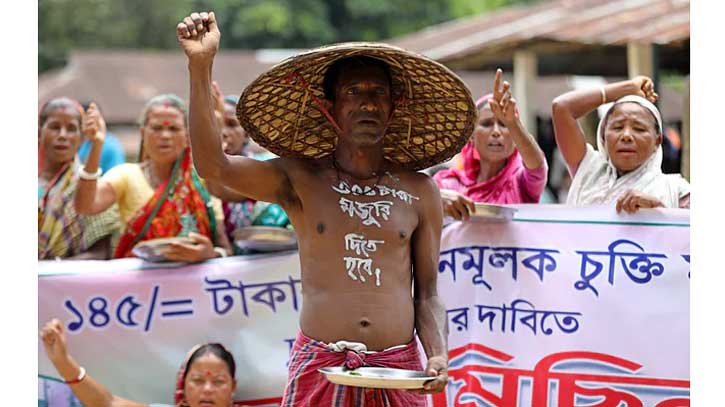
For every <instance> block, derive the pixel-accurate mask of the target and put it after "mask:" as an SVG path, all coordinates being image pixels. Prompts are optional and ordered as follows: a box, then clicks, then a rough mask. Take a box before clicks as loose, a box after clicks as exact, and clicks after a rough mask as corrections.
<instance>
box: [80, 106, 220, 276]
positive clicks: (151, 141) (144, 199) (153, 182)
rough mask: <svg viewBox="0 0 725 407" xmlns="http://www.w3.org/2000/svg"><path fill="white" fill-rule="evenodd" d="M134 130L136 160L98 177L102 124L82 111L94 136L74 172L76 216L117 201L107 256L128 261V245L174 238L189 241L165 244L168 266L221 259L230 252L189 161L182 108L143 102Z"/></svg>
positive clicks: (98, 117)
mask: <svg viewBox="0 0 725 407" xmlns="http://www.w3.org/2000/svg"><path fill="white" fill-rule="evenodd" d="M140 125H141V138H142V149H141V154H140V157H139V158H140V160H141V162H139V163H125V164H121V165H119V166H116V167H114V168H112V169H111V170H109V171H108V172H107V173H106V174H104V176H103V178H99V173H98V163H99V160H100V153H101V148H102V146H103V135H104V134H105V123H104V121H103V118H102V117H101V115H100V113H99V112H98V110H96V109H93V110H91V109H89V113H88V114H87V115H86V117H85V118H84V126H86V127H89V128H94V129H95V130H96V136H95V138H94V139H93V144H92V147H91V152H90V154H89V155H88V160H87V161H86V164H85V166H84V167H83V168H81V171H80V178H81V181H80V182H79V186H78V188H77V190H76V194H75V199H74V203H75V208H76V211H78V213H81V214H95V213H98V212H100V211H103V210H104V209H106V208H108V207H110V206H111V205H113V204H114V203H118V209H119V212H120V216H121V222H122V224H123V225H124V228H123V231H122V235H121V239H120V241H119V243H118V246H117V247H116V249H115V251H114V255H113V257H114V258H121V257H132V256H133V254H132V253H131V251H132V249H133V247H134V246H135V245H136V244H138V243H139V242H141V241H144V240H150V239H156V238H167V237H175V236H185V237H188V238H190V239H191V240H192V241H193V243H188V244H187V243H181V242H176V243H172V245H171V247H170V249H169V250H167V251H166V252H165V254H164V256H165V257H166V258H167V259H168V260H172V261H184V262H198V261H204V260H207V259H210V258H214V257H219V256H226V254H227V253H228V252H229V248H230V246H229V241H228V239H227V238H226V236H225V235H224V233H223V231H224V229H223V225H222V222H223V215H221V214H220V212H221V211H220V208H219V210H217V211H215V210H214V205H213V203H212V200H211V196H210V195H209V192H208V191H207V189H206V188H205V187H204V185H203V184H202V182H201V179H200V178H199V176H198V175H197V174H196V170H194V168H193V166H192V163H191V154H190V149H189V141H188V133H187V125H186V107H185V104H184V103H183V101H182V100H181V99H179V98H178V97H177V96H175V95H171V94H166V95H160V96H156V97H154V98H153V99H151V100H150V101H149V102H148V103H147V104H146V107H145V108H144V111H143V114H142V115H141V122H140ZM217 223H219V224H220V226H219V227H217ZM215 246H216V247H215Z"/></svg>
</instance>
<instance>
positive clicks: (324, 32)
mask: <svg viewBox="0 0 725 407" xmlns="http://www.w3.org/2000/svg"><path fill="white" fill-rule="evenodd" d="M533 1H535V0H426V1H420V0H122V1H119V0H39V1H38V34H39V35H38V37H39V38H38V41H39V46H38V69H39V70H40V71H41V72H42V71H45V70H48V69H52V68H55V67H60V66H62V65H63V64H64V63H65V58H66V56H67V53H68V51H70V50H72V49H74V48H141V49H173V48H174V47H176V36H175V30H174V27H175V26H176V24H177V23H178V22H179V21H181V19H182V18H183V17H184V16H186V15H188V14H189V13H190V12H191V11H195V10H196V11H203V10H207V11H208V10H214V11H215V13H216V15H217V19H218V21H219V26H220V28H221V31H222V47H223V48H225V49H232V48H242V49H259V48H308V47H314V46H318V45H321V44H326V43H332V42H339V41H360V40H362V41H376V40H382V39H386V38H391V37H396V36H399V35H404V34H408V33H411V32H414V31H417V30H420V29H423V28H425V27H427V26H430V25H433V24H438V23H441V22H444V21H448V20H451V19H454V18H458V17H463V16H467V15H472V14H478V13H481V12H485V11H487V10H492V9H495V8H498V7H502V6H506V5H510V4H513V3H531V2H533Z"/></svg>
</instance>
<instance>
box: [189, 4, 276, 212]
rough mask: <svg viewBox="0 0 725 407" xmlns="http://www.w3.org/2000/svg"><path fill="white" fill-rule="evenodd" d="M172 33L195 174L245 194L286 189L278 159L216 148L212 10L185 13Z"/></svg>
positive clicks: (268, 194) (270, 194)
mask: <svg viewBox="0 0 725 407" xmlns="http://www.w3.org/2000/svg"><path fill="white" fill-rule="evenodd" d="M176 36H177V39H178V40H179V43H180V44H181V47H182V48H183V49H184V53H185V54H186V57H187V59H188V61H189V80H190V82H191V90H190V96H189V99H190V100H189V134H190V137H191V150H192V153H193V154H192V155H193V157H194V166H195V167H196V170H197V171H198V172H199V175H200V176H201V177H203V178H206V179H207V180H209V181H210V182H215V183H219V184H222V185H225V186H227V187H230V188H232V189H234V190H237V191H239V192H241V193H243V194H244V195H245V196H247V197H249V198H252V199H257V200H262V201H267V202H277V203H279V202H280V201H281V200H282V197H284V196H288V195H289V192H290V191H289V185H290V182H289V179H288V177H287V175H286V173H285V172H284V170H283V169H282V168H281V166H280V163H279V160H270V161H257V160H254V159H251V158H246V157H238V156H228V155H226V154H224V151H223V150H222V145H221V129H220V128H219V124H218V122H217V120H216V117H215V115H214V103H213V95H212V90H211V71H212V64H213V62H214V56H215V55H216V53H217V51H218V50H219V39H220V38H221V34H220V32H219V28H218V27H217V23H216V18H215V16H214V12H209V13H207V12H202V13H191V15H189V16H187V17H185V18H184V20H183V21H182V22H180V23H179V24H178V25H177V26H176ZM282 189H284V191H283V190H282Z"/></svg>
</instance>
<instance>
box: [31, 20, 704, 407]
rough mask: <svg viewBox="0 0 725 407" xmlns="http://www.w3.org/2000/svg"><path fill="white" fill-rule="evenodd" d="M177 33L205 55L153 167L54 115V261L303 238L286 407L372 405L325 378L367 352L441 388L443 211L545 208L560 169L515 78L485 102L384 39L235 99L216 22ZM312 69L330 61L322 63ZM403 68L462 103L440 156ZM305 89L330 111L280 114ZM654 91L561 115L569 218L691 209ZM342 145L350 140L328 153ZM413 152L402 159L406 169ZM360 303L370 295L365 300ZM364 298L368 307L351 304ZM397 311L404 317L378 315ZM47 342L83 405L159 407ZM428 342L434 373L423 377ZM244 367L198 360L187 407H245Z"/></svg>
mask: <svg viewBox="0 0 725 407" xmlns="http://www.w3.org/2000/svg"><path fill="white" fill-rule="evenodd" d="M177 36H178V39H179V42H180V43H181V46H182V48H183V50H184V52H185V54H186V56H187V58H188V60H189V73H190V83H191V93H190V103H189V106H188V107H187V104H186V103H185V102H184V101H183V100H182V99H181V98H179V97H178V96H175V95H171V94H165V95H159V96H156V97H154V98H152V99H151V100H150V101H149V102H148V103H147V104H146V106H145V108H144V109H143V111H142V112H141V120H140V122H139V133H140V138H139V144H140V147H139V154H138V162H123V163H117V162H116V163H113V164H108V166H107V167H105V166H104V161H105V160H104V151H105V148H106V146H107V143H108V136H107V129H106V125H105V121H104V119H103V115H102V114H101V112H100V110H99V109H98V107H97V106H96V105H95V104H93V103H91V104H89V105H88V107H87V108H84V107H83V106H81V104H79V103H77V102H76V101H74V100H72V99H70V98H67V97H62V98H55V99H53V100H50V101H48V102H47V103H45V104H44V105H43V106H42V107H41V109H40V112H39V123H38V124H39V152H40V156H41V165H40V169H39V175H38V183H39V186H38V197H39V203H38V258H39V259H40V260H46V259H91V258H93V259H109V258H123V257H130V256H133V252H132V249H133V247H134V246H135V245H137V244H139V243H140V242H143V241H146V240H149V239H156V238H165V237H177V236H184V237H188V238H189V239H191V242H189V243H184V242H177V243H174V244H173V247H172V248H171V249H169V250H168V251H167V252H166V254H165V256H166V258H167V259H168V260H171V261H182V262H200V261H205V260H208V259H212V258H215V257H223V256H229V255H238V254H244V252H243V251H240V250H239V249H237V248H235V246H234V244H233V238H234V236H233V232H234V231H235V230H237V229H239V228H244V227H247V226H252V225H265V226H274V227H281V228H290V229H294V230H295V232H296V233H297V235H298V236H299V244H300V246H299V253H300V262H301V269H302V284H303V287H304V291H303V295H304V298H303V302H304V307H303V308H302V311H301V320H300V327H301V330H300V333H299V335H298V337H297V340H296V341H295V344H294V346H293V348H292V354H291V359H290V383H292V382H294V383H296V384H297V387H296V388H294V389H291V388H290V386H288V388H287V389H286V390H285V395H284V399H283V405H291V406H295V405H300V406H301V405H332V404H326V403H328V402H329V401H330V400H331V399H332V398H333V397H334V398H335V400H337V401H338V404H334V405H340V406H343V405H345V406H346V405H352V404H350V403H353V402H359V401H360V399H359V397H364V396H360V394H358V393H355V392H352V391H349V389H342V390H340V388H339V387H337V386H333V385H331V384H330V383H327V384H324V383H323V382H322V381H321V379H320V375H319V373H317V370H316V369H317V368H318V367H322V366H324V365H325V364H326V363H337V364H339V363H344V364H346V365H347V364H348V362H349V359H350V358H347V357H346V355H348V354H349V353H350V352H352V353H354V354H356V355H363V354H365V355H367V354H369V353H376V355H378V356H376V357H375V358H372V357H369V358H368V361H372V360H379V361H380V363H381V365H384V366H391V365H394V364H395V363H398V364H399V365H401V366H405V367H407V368H411V369H417V370H423V369H424V370H425V371H426V372H427V373H428V374H429V375H431V376H432V377H436V379H435V380H432V381H431V382H429V383H427V384H426V386H425V388H424V389H423V390H422V392H421V394H426V393H435V392H440V391H442V389H443V388H444V386H445V385H446V383H447V374H446V371H447V347H446V343H447V342H446V335H447V326H446V323H445V321H446V319H445V308H444V307H443V305H442V303H441V301H440V299H439V298H438V295H437V291H436V290H437V289H436V283H435V281H436V278H437V271H436V270H437V261H438V257H437V253H438V252H439V246H440V235H441V229H442V227H443V226H442V225H443V216H444V215H447V216H450V217H452V218H454V219H457V220H462V221H466V220H467V219H468V218H469V217H470V216H471V215H472V214H473V212H474V211H475V203H479V202H480V203H490V204H536V203H538V202H540V201H541V196H542V194H543V193H544V189H545V186H546V184H547V173H548V168H549V165H550V164H553V163H547V160H546V158H545V155H544V153H543V151H542V149H541V148H540V147H539V145H538V144H537V142H536V139H535V138H534V137H533V136H532V135H531V133H530V132H529V130H527V129H526V128H525V126H524V125H523V123H522V121H521V120H520V117H519V113H518V109H517V105H516V101H515V100H514V99H513V98H512V96H511V86H510V84H509V83H508V82H505V81H503V80H502V72H501V70H498V71H497V73H496V76H495V81H494V83H493V84H492V89H491V92H490V93H489V92H484V93H485V95H484V96H481V97H480V98H479V99H478V101H477V102H476V103H473V100H472V98H471V97H470V93H469V92H468V91H467V90H465V86H464V85H463V84H462V82H461V81H460V79H459V78H457V77H456V76H455V74H453V73H452V72H450V71H448V70H446V69H445V68H443V67H442V66H440V65H439V64H437V63H436V62H434V61H430V60H428V59H427V58H424V57H421V56H419V55H415V54H412V53H408V52H407V51H404V50H400V49H397V48H394V47H388V46H385V45H383V44H369V45H359V44H358V45H349V44H340V45H337V46H330V47H323V48H320V49H318V50H313V52H308V53H305V54H302V55H301V56H299V57H297V58H295V59H293V60H292V61H291V62H289V63H287V64H280V65H278V66H276V67H275V68H272V71H271V72H270V73H268V76H265V75H262V76H260V78H259V79H257V81H255V83H253V84H251V85H250V86H249V87H248V88H247V89H248V90H249V91H245V93H244V94H243V95H242V96H241V98H239V99H238V98H237V97H230V96H226V97H225V96H223V94H222V92H221V89H220V88H219V86H218V84H216V83H215V82H212V81H211V79H210V78H211V63H212V61H213V58H214V55H215V53H216V51H217V50H218V47H219V39H220V32H219V30H218V27H217V25H216V20H215V17H214V14H213V13H192V14H191V15H190V16H188V17H186V18H185V19H184V20H183V21H182V22H180V23H179V25H178V26H177ZM351 51H352V52H351ZM312 57H315V58H317V59H314V61H313V62H312V63H310V62H309V61H310V60H312V59H309V60H308V59H307V58H312ZM396 58H398V59H396ZM405 58H408V59H405ZM401 60H406V61H415V62H414V63H415V64H417V65H416V67H415V68H416V69H417V71H425V72H426V74H427V75H429V76H433V75H437V76H435V77H436V78H439V80H440V81H441V83H442V84H443V85H445V86H443V85H442V86H441V88H440V89H449V90H450V95H448V97H450V98H453V99H454V102H456V103H447V104H446V106H453V107H451V108H450V109H451V110H450V111H445V110H438V111H436V112H441V114H440V116H442V117H455V118H456V119H455V120H456V121H455V123H453V125H451V126H441V127H440V130H439V131H440V133H441V134H440V135H444V136H446V137H448V138H449V139H448V140H449V141H450V143H431V145H424V144H425V140H428V138H426V137H428V136H429V134H428V133H426V132H430V129H431V128H434V129H435V127H434V126H432V125H430V126H429V125H428V124H427V121H426V120H425V119H421V118H420V117H418V118H416V117H413V116H412V115H413V113H411V112H414V111H415V112H420V111H426V110H425V107H426V106H425V105H421V106H422V107H421V109H420V110H415V109H414V107H415V103H416V99H415V97H420V100H424V101H428V102H424V103H430V102H429V101H430V100H435V95H431V94H426V93H425V92H430V87H425V86H423V85H419V84H418V83H417V82H416V80H415V79H414V78H413V76H412V75H415V72H417V71H416V69H413V68H411V67H409V66H407V65H406V64H407V63H411V64H412V63H413V62H406V63H402V64H401V63H393V61H401ZM313 65H314V66H313ZM320 67H323V68H324V69H320ZM426 70H427V71H426ZM269 78H292V79H291V80H289V81H288V79H285V81H288V82H285V83H279V82H284V81H279V80H278V81H277V82H274V81H271V80H269ZM411 78H413V79H411ZM419 82H423V81H419ZM290 83H291V84H290ZM274 86H278V87H279V88H274ZM290 86H300V87H301V89H303V90H305V91H308V90H309V88H308V87H310V86H317V87H318V89H317V93H316V94H318V95H324V99H321V98H317V97H316V96H314V94H315V93H314V92H312V97H310V98H309V99H310V100H309V102H308V100H307V96H305V99H304V103H309V106H313V108H309V109H308V110H309V111H310V112H312V113H310V114H309V115H307V116H303V114H302V113H300V114H299V116H296V115H292V116H290V114H289V112H290V110H284V111H281V112H277V111H275V108H276V106H275V105H273V104H272V103H271V102H270V104H268V105H265V103H264V102H263V100H265V99H267V96H269V95H273V97H278V98H293V97H294V96H291V95H293V94H295V92H289V91H286V90H285V89H287V88H289V87H290ZM406 86H407V87H410V88H405V87H406ZM262 88H264V89H265V91H266V92H268V93H265V94H264V96H265V97H264V98H260V95H261V94H262V93H260V92H261V91H260V89H262ZM401 89H403V90H404V91H401ZM436 89H437V88H436ZM297 93H299V94H303V93H304V92H297ZM406 94H407V95H408V98H409V99H408V100H407V101H406V103H407V105H403V104H401V103H400V100H401V99H402V97H401V95H403V96H404V95H406ZM451 95H452V96H451ZM657 97H658V95H657V94H656V93H655V91H654V86H653V82H652V81H651V80H650V79H649V78H646V77H642V76H640V77H636V78H633V79H631V80H626V81H622V82H617V83H612V84H609V85H606V86H604V87H601V88H597V89H591V90H583V91H582V90H578V91H573V92H568V93H565V94H563V95H561V96H559V97H557V98H556V99H555V100H553V101H552V116H553V122H554V130H555V138H556V142H557V144H558V148H559V150H560V151H561V155H562V158H563V163H564V164H565V166H566V168H567V170H568V173H569V174H570V176H571V186H570V187H569V192H568V197H567V204H569V205H575V206H576V205H594V204H600V205H611V206H612V207H613V208H616V210H617V211H618V212H626V213H634V212H637V211H638V210H640V209H644V208H658V207H667V208H689V196H690V195H689V184H688V183H687V181H686V180H685V179H684V178H682V177H681V176H680V175H672V174H664V173H663V172H662V168H661V167H662V159H663V153H662V143H663V125H662V119H661V115H660V113H659V111H658V109H657V107H656V106H655V105H654V102H656V100H657ZM456 98H457V99H456ZM270 99H271V97H270ZM277 100H280V99H277ZM449 101H450V99H449ZM298 102H299V100H292V99H290V100H286V101H285V103H297V104H300V103H298ZM304 103H302V104H303V110H304ZM604 104H607V105H608V106H609V108H608V110H607V111H606V114H605V115H604V116H603V117H602V118H601V120H600V122H599V126H598V131H597V134H596V144H597V145H596V148H595V146H592V145H590V144H588V143H587V142H586V140H585V138H584V135H583V132H582V130H581V128H580V127H579V125H578V123H577V119H578V118H580V117H582V116H583V115H585V114H587V113H589V112H591V111H593V110H595V109H597V108H598V107H599V106H600V105H604ZM411 106H413V107H411ZM461 106H463V107H461ZM435 108H436V109H438V108H439V109H448V107H441V106H436V107H435ZM456 109H457V110H456ZM300 111H302V110H300ZM416 114H422V113H416ZM432 115H433V114H432ZM275 123H278V125H277V124H275ZM321 123H324V124H325V126H326V127H324V126H322V125H321ZM420 123H423V124H420ZM280 129H281V130H280ZM451 129H453V130H451ZM456 129H457V130H456ZM461 129H462V130H461ZM329 134H335V136H336V139H335V141H336V143H327V142H325V140H327V139H326V138H325V137H327V136H326V135H329ZM250 136H251V138H252V140H253V141H252V140H250ZM289 139H292V141H291V142H289ZM285 140H287V141H285ZM421 140H422V141H421ZM255 142H256V143H255ZM416 145H417V146H420V145H424V147H423V148H413V146H416ZM84 146H85V147H84ZM429 147H430V148H429ZM83 148H85V149H84V150H83ZM265 148H266V149H265ZM396 149H398V150H400V151H403V152H404V154H399V155H395V152H396V151H398V150H396ZM435 149H438V150H435ZM420 151H424V152H425V153H419V152H420ZM431 151H433V153H432V154H431ZM454 154H457V157H458V158H457V159H456V160H453V165H452V167H451V168H449V169H445V170H442V171H438V172H437V173H435V175H434V176H433V177H432V178H431V177H428V176H427V175H425V174H422V173H421V172H422V170H424V169H425V168H428V167H431V166H432V165H435V164H439V163H441V162H444V161H447V160H448V159H450V158H451V157H453V155H454ZM401 157H402V158H401ZM410 157H413V158H410ZM431 157H433V158H431ZM197 170H198V172H197ZM383 197H384V198H385V199H384V200H381V199H383ZM370 208H373V209H370ZM381 208H382V209H381ZM393 208H394V209H393ZM351 236H352V237H351ZM351 239H357V241H361V242H364V244H365V245H366V247H367V248H368V249H369V251H370V253H367V252H366V253H363V254H361V253H357V254H358V255H360V256H364V257H365V258H374V261H375V268H374V270H375V272H374V273H375V275H374V276H373V272H372V270H373V269H371V271H369V272H368V274H369V276H370V277H371V278H370V279H368V281H366V279H365V278H364V277H365V276H367V275H362V274H361V275H359V276H358V275H355V274H354V273H352V271H350V269H348V270H347V272H345V271H346V270H345V267H344V266H343V263H341V262H340V256H339V254H341V248H340V246H341V245H340V243H341V242H344V246H345V250H346V252H344V253H348V252H349V253H352V252H353V251H354V248H353V246H352V245H351V244H350V242H351V241H352V240H351ZM373 252H374V253H373ZM320 253H325V254H326V255H325V256H320ZM347 258H349V257H346V259H347ZM401 259H402V260H401ZM340 270H342V273H340ZM411 270H413V273H412V274H411ZM358 271H359V268H358ZM413 280H414V282H415V284H414V285H412V283H413ZM411 287H413V288H414V292H413V296H412V297H411V295H410V294H411ZM354 289H355V290H359V291H357V292H356V294H351V293H352V292H353V291H351V290H354ZM341 293H343V294H341ZM355 295H359V296H361V298H362V296H364V297H365V298H366V301H364V303H365V304H367V305H360V304H362V303H363V301H358V300H354V299H352V300H351V296H353V297H354V296H355ZM343 297H344V298H343ZM349 304H353V305H354V306H352V305H349ZM383 306H385V307H388V308H390V309H397V310H400V312H398V313H396V315H381V313H379V312H376V311H375V310H378V309H381V307H383ZM366 307H369V308H366ZM383 314H385V313H383ZM414 332H415V334H414ZM41 335H42V338H43V342H44V344H45V348H46V351H47V353H48V356H49V358H50V360H51V361H52V362H53V364H54V365H55V367H56V368H57V370H58V372H59V373H60V375H61V376H62V377H63V378H64V379H65V380H66V382H67V383H69V384H70V385H71V388H72V389H73V391H74V393H75V394H76V396H77V397H79V399H81V401H82V402H84V403H87V404H86V405H100V406H106V405H128V406H145V405H146V404H139V403H135V402H131V401H127V400H122V399H121V400H120V401H119V399H118V398H117V397H115V396H113V395H112V394H111V393H110V392H109V391H108V390H107V389H106V388H105V387H103V386H102V385H101V384H99V383H97V382H95V381H93V380H92V378H90V376H89V375H88V374H87V373H86V372H85V370H84V369H83V368H81V367H80V366H79V365H78V364H77V363H76V362H75V361H74V360H73V359H72V357H70V356H69V355H68V352H67V350H66V347H65V340H66V339H65V335H64V330H63V326H62V324H61V323H60V322H59V321H57V320H54V321H51V322H49V323H48V324H47V325H46V326H45V327H44V328H43V330H42V333H41ZM414 335H417V336H418V338H419V339H420V342H421V344H422V345H423V349H424V350H425V352H426V356H427V358H428V363H427V365H426V366H421V365H420V356H419V355H418V351H417V347H416V346H414V344H415V337H414ZM341 343H342V345H341ZM359 345H360V346H359ZM361 349H362V350H361ZM330 352H332V353H330ZM331 354H333V355H339V356H340V357H339V358H333V357H331V356H330V355H331ZM303 359H304V360H305V363H303V364H300V363H301V362H300V361H301V360H303ZM332 359H334V361H332V362H330V361H331V360H332ZM338 359H339V360H338ZM364 360H365V358H363V357H360V358H359V361H363V362H364ZM392 360H395V363H393V362H391V361H392ZM310 361H312V362H314V363H308V362H310ZM363 362H361V363H363ZM369 363H372V362H369ZM307 365H309V366H314V367H315V368H314V369H312V370H311V369H310V368H309V366H307ZM363 365H364V363H363ZM348 367H351V366H348ZM351 368H354V366H352V367H351ZM234 371H235V367H234V361H233V357H232V356H231V355H230V354H229V353H228V352H227V351H226V350H225V349H224V347H223V346H221V345H209V344H206V345H203V346H200V347H197V348H194V349H192V352H190V357H189V358H188V360H187V361H186V362H185V363H184V364H183V366H182V371H181V372H180V375H179V381H178V389H177V390H178V393H177V398H176V402H177V405H189V406H193V407H195V406H199V405H214V406H221V407H226V406H229V405H230V404H231V403H232V401H231V397H232V394H233V392H234V388H235V379H234ZM421 394H419V393H410V392H408V393H406V392H396V391H388V390H386V391H382V390H381V391H379V392H376V393H374V394H373V395H372V397H374V398H375V400H378V401H379V403H378V404H376V405H381V406H383V405H406V406H414V405H415V406H417V405H424V399H422V398H421ZM422 400H423V401H422ZM323 401H325V402H323ZM179 403H186V404H179ZM376 403H377V402H376Z"/></svg>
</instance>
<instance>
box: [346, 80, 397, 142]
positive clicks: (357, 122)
mask: <svg viewBox="0 0 725 407" xmlns="http://www.w3.org/2000/svg"><path fill="white" fill-rule="evenodd" d="M392 110H393V102H392V96H391V89H390V83H389V82H388V78H387V76H386V75H385V71H383V69H382V68H380V67H377V66H368V67H359V68H355V69H348V70H345V71H344V72H342V73H341V74H340V76H339V77H338V80H337V85H336V87H335V101H334V102H333V106H332V116H333V118H334V119H335V121H337V124H338V125H339V126H340V128H341V129H342V135H341V137H345V138H347V139H349V141H351V142H353V143H355V144H358V145H373V144H377V143H379V142H380V140H382V138H383V136H384V135H385V130H386V129H387V124H388V118H389V117H390V115H391V113H392Z"/></svg>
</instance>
